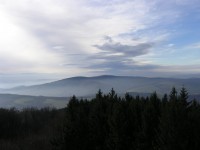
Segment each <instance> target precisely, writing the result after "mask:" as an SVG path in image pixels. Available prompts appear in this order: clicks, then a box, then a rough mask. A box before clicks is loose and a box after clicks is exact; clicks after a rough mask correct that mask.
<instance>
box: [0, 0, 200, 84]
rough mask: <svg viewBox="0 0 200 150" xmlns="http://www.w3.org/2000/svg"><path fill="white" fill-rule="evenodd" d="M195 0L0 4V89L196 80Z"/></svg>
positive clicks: (199, 49) (199, 46) (198, 8)
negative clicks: (137, 79) (108, 79)
mask: <svg viewBox="0 0 200 150" xmlns="http://www.w3.org/2000/svg"><path fill="white" fill-rule="evenodd" d="M199 26H200V1H199V0H168V1H164V0H151V1H149V0H74V1H73V0H42V1H41V0H17V1H16V0H0V60H1V61H0V62H1V63H0V88H8V87H13V86H18V85H30V84H39V83H45V82H49V81H55V80H58V79H62V78H68V77H73V76H98V75H105V74H109V75H124V76H145V77H198V76H199V77H200V59H199V57H200V34H199V33H200V28H199Z"/></svg>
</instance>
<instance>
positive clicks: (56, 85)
mask: <svg viewBox="0 0 200 150" xmlns="http://www.w3.org/2000/svg"><path fill="white" fill-rule="evenodd" d="M199 85H200V78H187V79H179V78H162V77H140V76H114V75H101V76H93V77H84V76H77V77H71V78H65V79H61V80H57V81H53V82H49V83H45V84H39V85H32V86H20V87H15V88H11V89H4V90H1V91H0V93H7V94H20V95H32V96H54V97H70V96H73V95H76V96H83V97H87V96H91V95H94V94H95V93H96V92H97V91H98V90H99V89H101V90H102V91H103V92H105V93H107V92H109V91H110V89H111V88H114V89H115V90H116V92H117V93H120V94H124V93H126V92H137V93H152V92H154V91H157V93H159V94H164V93H169V92H170V90H171V88H172V87H173V86H174V87H176V88H177V90H179V89H180V88H181V87H182V86H184V87H185V88H186V89H188V90H189V93H190V94H193V95H194V94H200V86H199Z"/></svg>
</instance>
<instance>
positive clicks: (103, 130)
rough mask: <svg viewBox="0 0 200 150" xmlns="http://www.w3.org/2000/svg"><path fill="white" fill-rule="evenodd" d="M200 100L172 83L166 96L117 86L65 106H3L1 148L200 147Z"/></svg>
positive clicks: (157, 149)
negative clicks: (124, 90)
mask: <svg viewBox="0 0 200 150" xmlns="http://www.w3.org/2000/svg"><path fill="white" fill-rule="evenodd" d="M199 148H200V104H199V103H198V101H196V100H193V101H188V92H187V90H186V89H185V88H184V87H183V88H182V89H181V91H178V92H177V91H176V89H175V88H172V90H171V92H170V94H168V95H167V94H165V95H164V96H163V97H162V98H160V97H159V96H158V95H157V94H156V92H154V93H152V94H151V96H148V97H140V96H136V97H133V96H131V95H129V94H128V93H127V94H126V95H125V96H124V97H120V96H118V95H117V93H115V91H114V90H113V89H112V90H111V91H110V93H108V94H104V93H102V92H101V90H99V91H98V92H97V94H96V97H95V98H93V99H91V100H87V99H78V98H76V97H75V96H73V97H72V98H71V100H70V101H69V103H68V105H67V106H66V108H64V109H60V110H56V109H51V108H43V109H35V108H27V109H23V110H16V109H14V108H11V109H3V108H2V109H0V149H1V150H36V149H37V150H39V149H42V150H51V149H52V150H199Z"/></svg>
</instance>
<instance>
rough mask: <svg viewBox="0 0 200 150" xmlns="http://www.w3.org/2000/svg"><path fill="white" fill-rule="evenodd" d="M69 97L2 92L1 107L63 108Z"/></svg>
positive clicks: (0, 96) (0, 97)
mask: <svg viewBox="0 0 200 150" xmlns="http://www.w3.org/2000/svg"><path fill="white" fill-rule="evenodd" d="M68 100H69V98H66V97H44V96H27V95H13V94H0V107H3V108H11V107H15V108H18V109H21V108H26V107H37V108H43V107H55V108H63V107H65V106H66V105H67V102H68Z"/></svg>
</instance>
